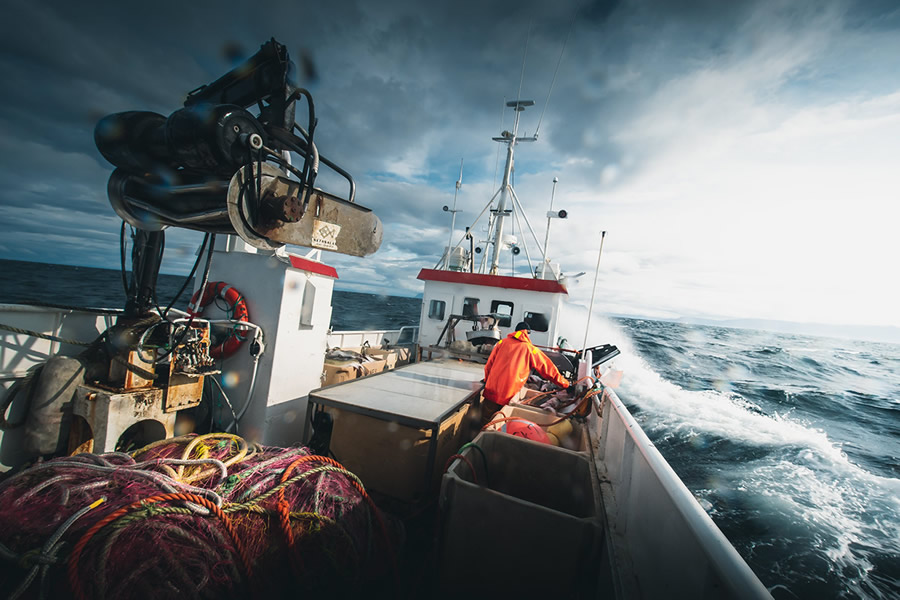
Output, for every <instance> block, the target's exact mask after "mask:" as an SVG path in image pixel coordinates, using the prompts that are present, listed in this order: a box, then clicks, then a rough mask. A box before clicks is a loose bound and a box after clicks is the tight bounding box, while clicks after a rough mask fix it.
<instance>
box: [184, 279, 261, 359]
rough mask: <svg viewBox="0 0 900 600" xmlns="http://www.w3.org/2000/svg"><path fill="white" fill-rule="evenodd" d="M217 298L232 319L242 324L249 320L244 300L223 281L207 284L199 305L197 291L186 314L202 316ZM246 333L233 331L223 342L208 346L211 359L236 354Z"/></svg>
mask: <svg viewBox="0 0 900 600" xmlns="http://www.w3.org/2000/svg"><path fill="white" fill-rule="evenodd" d="M217 297H218V298H221V299H222V300H224V301H225V302H226V303H227V304H228V307H229V310H230V311H231V318H232V319H234V320H235V321H244V322H247V321H249V320H250V313H249V312H248V311H247V302H246V301H245V300H244V296H243V295H241V293H240V292H239V291H237V290H236V289H234V288H233V287H231V286H230V285H229V284H227V283H225V282H224V281H210V282H209V283H207V284H206V289H205V290H204V292H203V298H202V299H200V303H199V304H198V303H197V300H198V299H199V298H200V290H197V291H196V292H195V293H194V296H193V297H192V298H191V301H190V303H189V304H188V314H189V315H191V316H192V317H197V316H200V315H201V314H203V309H204V308H206V307H207V306H209V305H210V304H211V303H212V301H213V300H215V299H216V298H217ZM247 332H248V330H246V329H235V330H233V331H232V332H231V334H230V335H229V336H228V337H227V338H225V341H224V342H222V343H221V344H217V345H215V346H210V348H209V355H210V356H212V357H213V358H228V357H229V356H231V355H232V354H234V353H235V352H237V349H238V348H240V346H241V344H243V343H244V342H246V341H247Z"/></svg>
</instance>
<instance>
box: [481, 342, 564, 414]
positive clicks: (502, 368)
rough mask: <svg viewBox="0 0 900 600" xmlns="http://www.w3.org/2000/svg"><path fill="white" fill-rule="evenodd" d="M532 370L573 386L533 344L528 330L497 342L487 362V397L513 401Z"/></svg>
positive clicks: (504, 401)
mask: <svg viewBox="0 0 900 600" xmlns="http://www.w3.org/2000/svg"><path fill="white" fill-rule="evenodd" d="M532 369H534V370H535V371H537V372H538V373H539V374H540V375H541V377H543V378H544V379H549V380H550V381H552V382H553V383H555V384H557V385H559V386H562V387H564V388H567V387H569V382H568V381H566V378H565V377H563V376H562V375H560V373H559V370H558V369H557V368H556V365H554V364H553V362H552V361H551V360H550V359H549V358H547V355H546V354H544V353H543V352H541V350H540V348H537V347H535V345H534V344H532V343H531V340H530V339H529V338H528V332H527V331H524V330H520V331H516V332H514V333H510V334H509V335H508V336H506V339H503V340H500V341H499V342H497V344H496V345H495V346H494V349H493V350H492V351H491V355H490V356H489V357H488V361H487V364H486V365H484V398H485V399H486V400H491V401H492V402H496V403H497V404H500V405H505V404H509V401H510V400H511V399H512V397H513V396H515V395H516V394H518V393H519V391H521V389H522V386H524V385H525V382H526V381H527V380H528V376H529V375H530V374H531V370H532Z"/></svg>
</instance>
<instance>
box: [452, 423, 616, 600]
mask: <svg viewBox="0 0 900 600" xmlns="http://www.w3.org/2000/svg"><path fill="white" fill-rule="evenodd" d="M473 444H475V445H477V446H478V447H479V448H481V450H482V451H483V452H484V457H485V459H486V460H483V459H482V454H481V452H479V451H478V450H477V449H475V448H472V447H469V448H466V449H465V450H464V451H463V453H462V454H463V456H465V457H466V458H467V459H468V461H469V464H471V467H470V466H469V464H467V463H466V462H464V461H462V460H459V459H457V460H456V461H454V463H453V464H452V465H451V466H450V468H449V469H448V471H447V473H446V474H445V475H444V478H443V481H442V485H441V495H440V509H441V515H442V523H441V526H442V535H441V542H440V564H439V582H440V586H441V589H442V590H444V591H447V592H450V591H451V590H454V589H470V590H472V589H477V590H479V593H481V592H485V593H495V594H497V597H504V598H513V597H529V598H533V597H540V596H543V595H545V594H546V595H547V596H548V597H559V598H562V597H565V598H572V597H576V598H578V597H591V596H592V595H593V594H594V593H595V592H596V587H597V577H596V573H597V568H598V567H597V559H598V556H599V553H600V545H601V544H600V531H601V530H600V519H599V517H598V513H599V499H598V498H596V497H595V495H594V488H593V484H592V479H591V468H590V464H589V462H588V460H587V458H586V457H585V456H584V455H582V454H579V453H577V452H572V451H569V450H566V449H564V448H559V447H555V446H551V445H548V444H541V443H538V442H533V441H530V440H525V439H522V438H519V437H516V436H511V435H507V434H504V433H496V432H482V433H481V434H479V435H478V437H476V438H475V440H474V441H473ZM485 467H486V468H485ZM473 471H474V473H473ZM476 480H477V483H476ZM560 567H561V568H562V571H560V570H559V568H560ZM461 581H464V582H465V587H464V588H458V586H459V585H460V582H461Z"/></svg>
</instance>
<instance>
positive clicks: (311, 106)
mask: <svg viewBox="0 0 900 600" xmlns="http://www.w3.org/2000/svg"><path fill="white" fill-rule="evenodd" d="M301 95H303V96H306V105H307V108H308V114H309V117H308V118H309V121H308V127H309V133H308V134H307V135H306V141H307V144H308V146H309V149H310V152H307V153H306V156H305V158H304V161H303V177H302V179H301V182H302V183H303V184H304V185H308V186H309V187H310V189H311V188H312V187H313V186H314V185H315V182H316V175H317V173H316V172H315V171H313V172H312V173H310V171H311V169H310V165H311V161H312V160H313V158H312V156H313V154H312V146H313V136H314V135H315V131H316V124H317V121H316V106H315V103H314V102H313V97H312V94H310V93H309V90H307V89H305V88H297V89H295V90H294V91H293V93H291V95H290V96H288V103H291V102H294V101H296V99H297V98H298V97H299V96H301ZM294 125H295V126H296V125H297V124H296V123H294Z"/></svg>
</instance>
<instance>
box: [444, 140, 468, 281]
mask: <svg viewBox="0 0 900 600" xmlns="http://www.w3.org/2000/svg"><path fill="white" fill-rule="evenodd" d="M462 174H463V159H462V158H461V159H459V179H457V180H456V191H455V192H453V208H452V209H448V208H447V207H446V206H445V207H444V210H445V211H446V212H449V213H450V214H451V215H452V216H451V217H450V239H449V240H447V253H446V257H445V261H444V269H446V270H450V253H451V252H452V251H453V248H454V246H453V231H454V230H455V229H456V213H458V212H462V211H461V210H456V197H457V196H459V188H460V187H462ZM469 260H472V259H471V257H470V258H469Z"/></svg>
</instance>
